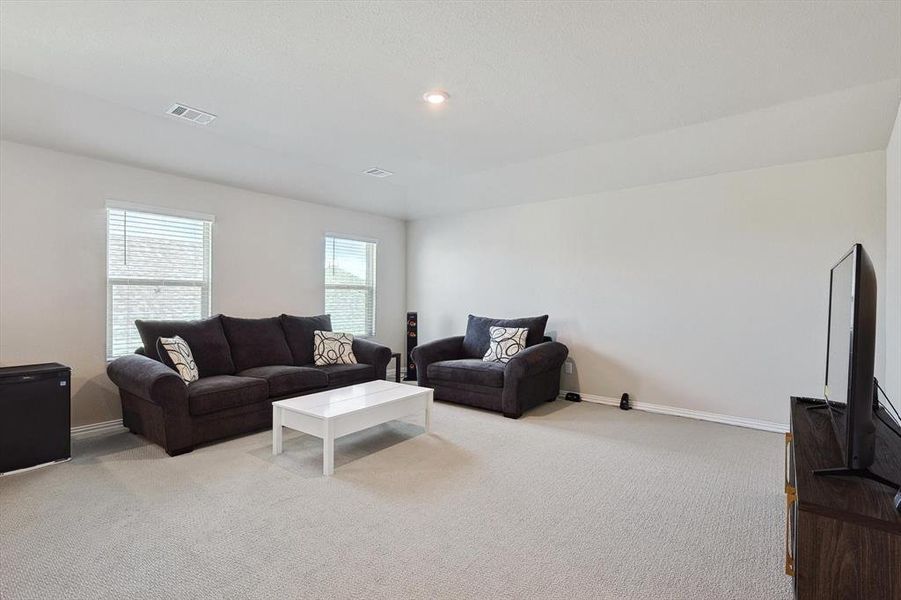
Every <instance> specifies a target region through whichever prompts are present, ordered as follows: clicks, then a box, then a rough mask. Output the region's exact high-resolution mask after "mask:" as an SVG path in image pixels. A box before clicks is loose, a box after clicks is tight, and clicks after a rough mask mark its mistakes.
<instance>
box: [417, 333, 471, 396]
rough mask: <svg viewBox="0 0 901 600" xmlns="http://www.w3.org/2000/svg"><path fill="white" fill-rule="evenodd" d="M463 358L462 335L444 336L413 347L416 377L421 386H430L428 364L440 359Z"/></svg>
mask: <svg viewBox="0 0 901 600" xmlns="http://www.w3.org/2000/svg"><path fill="white" fill-rule="evenodd" d="M458 358H463V336H462V335H458V336H454V337H449V338H444V339H440V340H435V341H433V342H428V343H425V344H422V345H420V346H416V347H415V348H413V362H414V363H416V379H417V383H418V384H419V385H420V386H421V387H431V382H430V381H429V365H430V364H432V363H434V362H438V361H441V360H456V359H458Z"/></svg>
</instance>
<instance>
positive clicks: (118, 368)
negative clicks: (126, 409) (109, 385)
mask: <svg viewBox="0 0 901 600" xmlns="http://www.w3.org/2000/svg"><path fill="white" fill-rule="evenodd" d="M106 373H107V375H108V376H109V378H110V380H111V381H112V382H113V383H115V384H116V386H117V387H118V388H119V389H121V390H125V391H127V392H129V393H131V394H134V395H135V396H138V397H140V398H143V399H144V400H148V401H150V402H153V403H154V404H163V403H164V402H167V401H170V400H171V401H184V400H185V399H186V398H187V391H186V386H185V382H184V381H182V378H181V376H180V375H179V374H178V373H177V372H175V370H173V369H171V368H169V367H167V366H166V365H164V364H163V363H161V362H159V361H157V360H153V359H152V358H148V357H146V356H141V355H140V354H131V355H129V356H123V357H121V358H117V359H116V360H114V361H112V362H111V363H110V364H109V365H107V367H106Z"/></svg>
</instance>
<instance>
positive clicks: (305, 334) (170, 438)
mask: <svg viewBox="0 0 901 600" xmlns="http://www.w3.org/2000/svg"><path fill="white" fill-rule="evenodd" d="M223 320H225V321H228V323H227V325H225V324H224V323H223ZM137 325H138V331H139V332H140V334H141V337H142V340H144V342H145V344H148V345H147V347H150V348H154V347H155V345H156V340H157V339H158V338H159V337H172V336H174V335H178V336H181V337H182V338H184V339H185V341H187V342H188V345H189V346H190V347H191V350H192V353H193V354H194V358H195V361H196V362H197V365H198V367H199V370H200V379H199V380H198V381H195V382H192V383H191V384H190V385H185V383H184V382H183V381H182V380H181V377H180V376H179V375H178V373H177V372H176V371H175V370H174V369H173V368H171V365H169V366H167V365H166V364H165V363H163V362H162V361H160V360H159V357H158V356H157V354H156V351H155V350H152V351H151V352H150V354H151V356H150V357H147V356H143V355H142V354H140V353H137V354H134V355H131V356H124V357H122V358H117V359H116V360H114V361H112V362H111V363H110V364H109V366H108V367H107V373H108V374H109V377H110V379H111V380H112V381H113V383H115V384H116V385H117V386H118V387H119V395H120V397H121V400H122V419H123V422H124V423H125V425H126V426H127V427H128V428H129V429H130V430H131V431H133V432H134V433H138V434H141V435H144V436H146V437H147V438H149V439H150V440H151V441H153V442H155V443H157V444H159V445H161V446H163V447H164V448H165V449H166V452H167V453H169V454H170V455H172V456H175V455H176V454H181V453H184V452H190V451H191V450H192V449H193V448H194V446H195V445H197V444H202V443H206V442H210V441H214V440H218V439H222V438H224V437H229V436H233V435H237V434H241V433H249V432H253V431H257V430H259V429H261V428H265V427H269V426H271V424H272V406H271V399H273V398H284V397H289V396H295V395H302V394H309V393H314V392H316V391H318V390H323V389H328V388H335V387H341V386H342V385H352V384H355V383H362V382H365V381H372V380H374V379H376V378H383V377H384V376H385V369H386V367H387V364H388V362H389V361H390V360H391V350H390V349H388V348H387V347H385V346H382V345H380V344H377V343H375V342H372V341H369V340H354V346H353V348H354V353H355V354H356V355H357V359H358V360H359V361H360V362H361V364H357V365H338V366H332V367H325V368H319V367H313V365H311V364H308V363H311V362H312V360H313V332H314V331H316V330H317V329H318V330H331V323H330V318H329V316H328V315H322V316H319V317H291V316H289V315H282V316H281V317H275V318H271V319H235V318H231V317H221V316H219V315H217V316H215V317H212V318H210V319H205V320H203V321H175V322H172V321H170V322H165V321H138V322H137ZM226 327H227V331H226ZM289 331H290V332H291V333H290V335H289V334H288V333H287V332H289ZM289 337H290V340H292V341H291V342H289ZM460 339H462V338H460ZM279 341H280V342H281V344H280V343H279ZM150 342H152V345H150ZM293 343H296V344H297V346H296V347H297V350H298V351H299V352H300V356H302V357H303V356H308V357H309V358H308V359H306V362H305V363H304V364H303V365H297V366H294V365H295V362H294V357H295V355H294V352H293V349H292V344H293ZM230 344H234V347H235V349H236V356H237V358H236V360H233V358H232V346H231V345H230ZM458 345H459V344H458ZM167 358H168V357H167ZM236 361H237V362H238V363H239V364H240V365H241V366H242V367H245V368H242V369H241V371H240V373H238V375H237V376H235V362H236ZM270 361H276V363H275V364H256V363H269V362H270ZM279 363H280V364H279ZM247 364H253V365H254V366H252V367H246V365H247ZM304 367H309V368H304ZM223 371H225V372H223Z"/></svg>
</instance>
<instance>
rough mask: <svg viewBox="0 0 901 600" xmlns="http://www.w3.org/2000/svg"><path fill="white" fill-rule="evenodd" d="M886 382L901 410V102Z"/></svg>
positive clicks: (889, 164) (890, 211) (888, 230)
mask: <svg viewBox="0 0 901 600" xmlns="http://www.w3.org/2000/svg"><path fill="white" fill-rule="evenodd" d="M885 307H886V309H885V385H884V386H883V387H884V388H885V390H886V392H887V393H888V395H889V397H890V398H891V399H892V401H893V402H894V403H895V406H896V407H898V410H901V106H899V107H898V116H897V118H896V119H895V128H894V129H893V130H892V136H891V138H890V139H889V143H888V147H887V148H886V150H885Z"/></svg>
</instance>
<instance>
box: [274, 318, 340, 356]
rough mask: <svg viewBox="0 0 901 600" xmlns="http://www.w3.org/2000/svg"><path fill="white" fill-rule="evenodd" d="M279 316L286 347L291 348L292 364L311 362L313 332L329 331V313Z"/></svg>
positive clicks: (330, 319)
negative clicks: (305, 315) (310, 315)
mask: <svg viewBox="0 0 901 600" xmlns="http://www.w3.org/2000/svg"><path fill="white" fill-rule="evenodd" d="M279 318H280V319H281V322H282V329H284V331H285V338H286V339H287V341H288V347H289V348H290V349H291V356H292V357H293V359H294V362H293V363H292V364H295V365H298V366H301V365H308V364H310V363H312V362H313V332H314V331H317V330H318V331H331V330H332V317H331V315H319V316H316V317H295V316H293V315H285V314H283V315H282V316H281V317H279Z"/></svg>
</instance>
